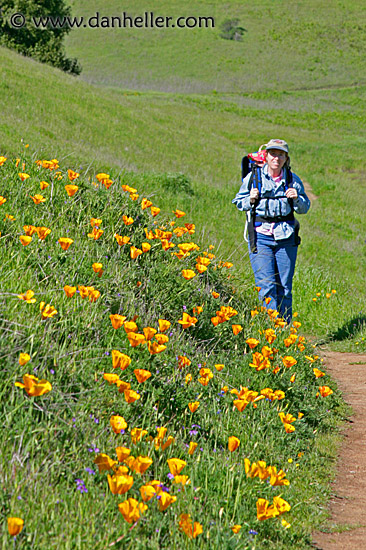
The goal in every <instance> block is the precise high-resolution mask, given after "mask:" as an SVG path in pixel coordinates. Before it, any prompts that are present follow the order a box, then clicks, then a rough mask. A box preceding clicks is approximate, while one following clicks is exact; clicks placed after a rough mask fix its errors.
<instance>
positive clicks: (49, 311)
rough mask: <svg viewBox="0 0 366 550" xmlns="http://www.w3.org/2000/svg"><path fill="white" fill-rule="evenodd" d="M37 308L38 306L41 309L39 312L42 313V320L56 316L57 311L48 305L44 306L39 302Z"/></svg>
mask: <svg viewBox="0 0 366 550" xmlns="http://www.w3.org/2000/svg"><path fill="white" fill-rule="evenodd" d="M42 305H43V307H42ZM39 306H40V309H41V312H42V319H48V318H50V317H54V316H55V315H57V309H55V308H54V307H53V306H51V305H50V304H47V305H46V306H45V303H44V302H41V303H40V304H39Z"/></svg>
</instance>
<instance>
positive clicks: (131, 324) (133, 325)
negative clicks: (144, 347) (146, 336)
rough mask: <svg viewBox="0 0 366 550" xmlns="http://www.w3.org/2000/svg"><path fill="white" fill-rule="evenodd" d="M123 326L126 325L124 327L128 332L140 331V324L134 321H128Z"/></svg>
mask: <svg viewBox="0 0 366 550" xmlns="http://www.w3.org/2000/svg"><path fill="white" fill-rule="evenodd" d="M123 326H124V329H125V331H126V332H127V334H128V333H129V332H137V331H138V326H137V325H136V323H135V322H134V321H126V322H125V324H124V325H123Z"/></svg>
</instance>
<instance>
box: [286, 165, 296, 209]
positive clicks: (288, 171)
mask: <svg viewBox="0 0 366 550" xmlns="http://www.w3.org/2000/svg"><path fill="white" fill-rule="evenodd" d="M292 182H293V177H292V172H291V168H290V167H289V166H286V168H285V190H286V191H287V189H290V188H291V187H292ZM287 200H288V203H289V205H290V207H291V212H293V211H294V200H293V199H287Z"/></svg>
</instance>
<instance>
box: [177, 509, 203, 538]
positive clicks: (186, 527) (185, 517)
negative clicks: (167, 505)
mask: <svg viewBox="0 0 366 550" xmlns="http://www.w3.org/2000/svg"><path fill="white" fill-rule="evenodd" d="M179 529H180V530H181V531H182V532H183V533H185V534H186V535H187V537H188V538H190V539H195V538H196V537H197V536H198V535H201V534H202V533H203V527H202V525H201V524H200V523H198V521H195V522H194V523H193V524H192V520H191V516H190V515H189V514H181V515H180V516H179Z"/></svg>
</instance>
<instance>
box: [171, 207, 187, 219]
mask: <svg viewBox="0 0 366 550" xmlns="http://www.w3.org/2000/svg"><path fill="white" fill-rule="evenodd" d="M173 214H174V215H175V217H176V218H183V216H185V215H186V213H185V212H183V210H178V208H177V209H176V210H175V211H174V210H173Z"/></svg>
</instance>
